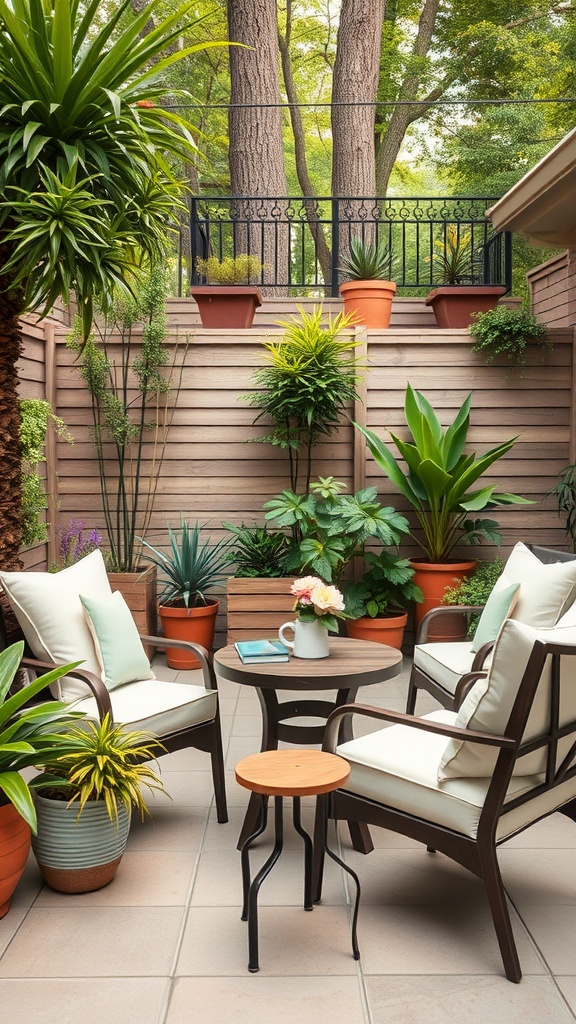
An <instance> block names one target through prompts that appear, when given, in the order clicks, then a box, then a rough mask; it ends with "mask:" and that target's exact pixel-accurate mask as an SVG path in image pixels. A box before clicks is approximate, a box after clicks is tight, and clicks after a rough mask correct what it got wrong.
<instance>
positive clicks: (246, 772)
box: [236, 749, 350, 796]
mask: <svg viewBox="0 0 576 1024" xmlns="http://www.w3.org/2000/svg"><path fill="white" fill-rule="evenodd" d="M349 774H350V765H349V764H348V762H347V761H345V760H344V758H343V757H338V756H337V755H336V754H328V753H327V752H326V751H324V750H310V749H304V750H264V751H262V753H260V754H251V755H250V757H245V758H243V760H242V761H239V762H238V764H237V765H236V781H237V782H238V783H239V784H240V785H241V786H244V788H245V789H251V790H252V792H253V793H261V794H262V795H263V796H317V795H318V794H319V793H331V792H332V790H334V789H338V786H341V785H342V783H343V782H346V779H347V778H348V776H349Z"/></svg>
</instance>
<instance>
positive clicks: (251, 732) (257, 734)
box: [232, 715, 262, 751]
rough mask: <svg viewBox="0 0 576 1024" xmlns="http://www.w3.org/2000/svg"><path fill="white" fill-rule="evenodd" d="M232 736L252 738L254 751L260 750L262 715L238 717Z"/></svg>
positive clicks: (235, 720)
mask: <svg viewBox="0 0 576 1024" xmlns="http://www.w3.org/2000/svg"><path fill="white" fill-rule="evenodd" d="M232 736H233V737H234V738H235V737H236V736H250V737H251V739H252V740H253V741H254V744H255V746H254V750H255V751H256V750H259V749H260V740H261V737H262V715H236V717H235V719H234V725H233V727H232Z"/></svg>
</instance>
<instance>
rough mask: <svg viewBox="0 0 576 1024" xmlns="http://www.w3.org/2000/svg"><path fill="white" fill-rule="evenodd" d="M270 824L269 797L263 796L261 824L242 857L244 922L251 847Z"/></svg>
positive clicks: (244, 919) (246, 913) (244, 844)
mask: <svg viewBox="0 0 576 1024" xmlns="http://www.w3.org/2000/svg"><path fill="white" fill-rule="evenodd" d="M267 824H268V797H267V796H262V797H261V798H260V823H259V825H258V827H257V829H256V831H255V832H253V833H252V835H251V836H248V838H247V839H246V841H245V842H244V843H243V844H242V849H241V857H242V893H243V904H242V916H241V920H242V921H247V920H248V891H249V889H250V847H251V846H252V843H253V842H254V840H255V839H258V836H261V835H262V833H263V832H265V831H266V825H267Z"/></svg>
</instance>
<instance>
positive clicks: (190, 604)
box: [142, 520, 230, 669]
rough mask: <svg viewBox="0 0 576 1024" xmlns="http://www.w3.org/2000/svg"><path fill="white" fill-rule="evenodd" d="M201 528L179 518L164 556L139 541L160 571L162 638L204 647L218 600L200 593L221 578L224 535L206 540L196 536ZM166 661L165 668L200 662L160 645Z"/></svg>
mask: <svg viewBox="0 0 576 1024" xmlns="http://www.w3.org/2000/svg"><path fill="white" fill-rule="evenodd" d="M201 532H202V527H201V526H200V524H199V523H198V522H197V523H195V524H194V525H193V526H190V525H189V524H188V523H187V522H186V521H185V520H182V522H181V524H180V530H179V531H176V530H173V529H172V528H171V527H170V526H169V527H168V537H169V540H170V554H165V553H164V552H163V551H161V550H160V549H159V548H155V547H153V546H152V545H151V544H149V543H148V542H147V541H145V540H142V543H143V545H144V547H146V548H147V549H148V551H151V552H152V554H148V553H147V552H144V557H145V558H148V559H149V560H150V561H151V562H152V563H153V564H154V565H155V566H156V567H157V569H159V570H160V579H159V582H160V583H161V584H163V585H162V589H161V591H160V594H159V605H158V613H159V615H160V621H161V622H162V629H163V633H164V636H165V637H166V638H167V639H169V640H191V641H193V642H194V643H197V644H200V646H201V647H204V648H205V649H206V650H207V651H209V650H210V648H211V647H212V643H213V641H214V629H215V625H216V616H217V614H218V609H219V607H220V602H219V601H218V600H216V598H211V597H206V592H207V591H208V590H211V589H212V588H213V587H215V586H216V585H217V584H218V583H220V582H221V581H223V580H224V579H225V578H226V576H227V568H228V564H229V563H228V557H227V555H228V549H229V547H230V540H229V538H227V537H224V538H223V539H221V540H219V541H217V542H216V543H215V544H210V543H209V542H208V541H203V540H202V537H201ZM166 662H167V664H168V665H169V666H170V668H177V669H190V668H198V667H199V666H200V662H199V661H198V659H197V658H196V657H194V655H190V654H188V653H187V652H186V651H183V650H179V649H178V648H176V647H167V648H166Z"/></svg>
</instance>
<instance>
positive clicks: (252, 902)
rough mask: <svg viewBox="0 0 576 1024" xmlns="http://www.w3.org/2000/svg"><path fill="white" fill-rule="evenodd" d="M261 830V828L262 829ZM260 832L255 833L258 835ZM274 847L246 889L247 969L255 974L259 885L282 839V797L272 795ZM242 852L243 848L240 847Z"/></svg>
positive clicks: (257, 967)
mask: <svg viewBox="0 0 576 1024" xmlns="http://www.w3.org/2000/svg"><path fill="white" fill-rule="evenodd" d="M262 831H263V829H262ZM259 834H260V833H259V832H258V833H256V835H259ZM274 839H275V842H274V849H273V850H272V853H271V854H270V856H269V857H268V860H267V861H266V862H265V863H264V864H263V865H262V867H261V868H260V870H259V872H258V874H257V875H255V876H254V879H253V880H252V882H251V884H250V887H249V889H248V970H249V971H250V972H251V973H252V974H255V973H256V971H259V970H260V963H259V958H258V893H259V891H260V886H261V885H262V882H263V881H264V879H265V878H266V876H267V875H268V874H269V873H270V871H271V870H272V868H273V867H274V865H275V863H276V861H277V860H278V858H279V856H280V854H281V852H282V846H283V841H284V832H283V807H282V797H281V796H275V797H274ZM242 853H244V848H243V849H242Z"/></svg>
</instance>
